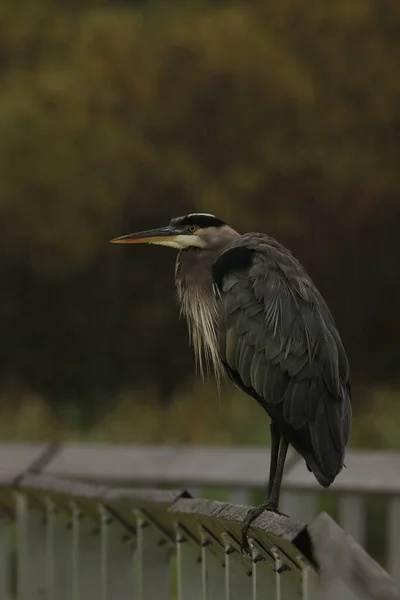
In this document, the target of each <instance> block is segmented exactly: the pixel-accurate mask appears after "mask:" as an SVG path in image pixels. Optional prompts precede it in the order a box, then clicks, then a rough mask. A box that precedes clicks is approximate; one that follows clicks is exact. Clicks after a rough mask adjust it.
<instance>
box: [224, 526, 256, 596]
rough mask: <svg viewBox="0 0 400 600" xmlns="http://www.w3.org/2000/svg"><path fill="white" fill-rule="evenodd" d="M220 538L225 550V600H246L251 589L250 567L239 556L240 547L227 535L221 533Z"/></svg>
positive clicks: (247, 561) (249, 564) (247, 562)
mask: <svg viewBox="0 0 400 600" xmlns="http://www.w3.org/2000/svg"><path fill="white" fill-rule="evenodd" d="M221 538H222V540H223V542H224V550H225V600H243V598H248V597H249V596H250V593H251V589H252V577H251V575H252V565H251V563H250V561H249V560H246V559H245V558H244V557H242V556H241V548H240V545H238V543H237V542H236V540H235V539H234V538H233V537H232V536H231V535H230V534H229V533H227V532H223V533H222V534H221ZM245 561H246V562H245Z"/></svg>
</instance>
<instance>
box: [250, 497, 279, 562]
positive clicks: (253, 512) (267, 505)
mask: <svg viewBox="0 0 400 600" xmlns="http://www.w3.org/2000/svg"><path fill="white" fill-rule="evenodd" d="M265 510H267V511H268V512H273V513H275V514H277V515H281V516H283V517H287V516H288V515H285V513H282V512H280V511H279V510H278V508H277V506H276V505H275V503H272V502H270V501H269V500H267V502H264V503H263V504H259V505H258V506H254V508H250V510H249V512H248V513H247V515H246V518H245V520H244V523H243V527H242V551H244V552H246V553H247V554H251V552H250V548H249V541H248V539H247V533H248V531H249V527H250V525H251V524H252V523H253V521H255V520H256V519H257V517H259V516H260V515H261V514H262V513H263V512H264V511H265Z"/></svg>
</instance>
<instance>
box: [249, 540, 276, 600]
mask: <svg viewBox="0 0 400 600" xmlns="http://www.w3.org/2000/svg"><path fill="white" fill-rule="evenodd" d="M249 545H250V548H251V555H252V558H251V562H252V590H253V595H252V600H263V599H264V598H271V599H274V600H284V596H281V595H280V592H279V591H280V587H279V581H278V575H277V573H276V572H274V570H273V569H271V565H268V564H267V562H266V561H265V560H264V558H263V556H262V554H261V553H260V552H259V550H258V548H257V544H256V543H255V541H254V539H252V538H250V539H249Z"/></svg>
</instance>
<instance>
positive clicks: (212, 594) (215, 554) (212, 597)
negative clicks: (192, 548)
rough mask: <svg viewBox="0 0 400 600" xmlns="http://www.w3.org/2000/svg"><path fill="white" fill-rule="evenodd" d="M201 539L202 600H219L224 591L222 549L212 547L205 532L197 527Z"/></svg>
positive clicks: (202, 528)
mask: <svg viewBox="0 0 400 600" xmlns="http://www.w3.org/2000/svg"><path fill="white" fill-rule="evenodd" d="M199 533H200V539H201V585H202V591H203V600H220V598H221V592H222V590H223V589H224V556H223V552H222V548H221V549H220V548H217V547H216V546H215V545H213V540H212V539H210V538H209V536H208V535H207V532H206V530H205V529H204V527H202V526H201V525H200V526H199Z"/></svg>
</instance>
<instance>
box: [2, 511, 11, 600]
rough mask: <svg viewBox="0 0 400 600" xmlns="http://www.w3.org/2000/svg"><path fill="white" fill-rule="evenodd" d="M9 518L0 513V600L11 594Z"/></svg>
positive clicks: (6, 598) (4, 599)
mask: <svg viewBox="0 0 400 600" xmlns="http://www.w3.org/2000/svg"><path fill="white" fill-rule="evenodd" d="M10 563H11V519H10V518H9V517H8V516H7V515H6V514H5V513H4V514H3V513H0V600H9V599H10V598H11V597H12V596H11V577H10V575H11V572H10V566H11V564H10Z"/></svg>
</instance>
